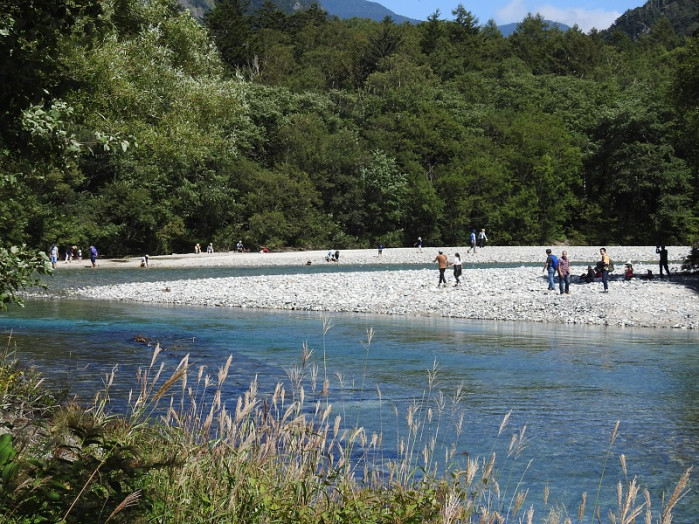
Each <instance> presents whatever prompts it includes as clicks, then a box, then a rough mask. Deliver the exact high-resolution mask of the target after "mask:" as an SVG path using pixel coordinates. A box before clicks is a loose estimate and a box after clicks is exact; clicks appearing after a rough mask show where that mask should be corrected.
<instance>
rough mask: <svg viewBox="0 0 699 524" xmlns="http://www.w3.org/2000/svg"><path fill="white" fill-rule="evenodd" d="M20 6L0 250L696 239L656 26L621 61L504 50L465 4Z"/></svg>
mask: <svg viewBox="0 0 699 524" xmlns="http://www.w3.org/2000/svg"><path fill="white" fill-rule="evenodd" d="M49 4H51V5H49ZM209 4H211V2H208V3H207V2H198V3H197V4H196V8H197V9H203V8H204V7H205V6H206V5H209ZM671 4H672V5H673V6H675V4H677V6H679V5H680V3H678V2H664V3H663V10H664V13H665V14H666V15H668V19H669V20H670V21H672V22H673V23H674V21H676V20H677V19H678V17H676V16H674V15H673V13H674V11H672V9H675V7H677V6H675V7H672V9H671ZM21 5H23V4H22V3H21V2H20V3H17V2H16V1H15V2H10V3H9V4H8V10H7V11H6V12H3V14H2V15H0V51H5V53H0V57H1V58H0V61H1V62H0V65H1V66H3V67H0V75H3V76H2V79H3V80H4V81H3V82H0V84H1V85H2V87H0V101H5V102H6V103H5V104H4V105H1V104H0V107H2V108H3V110H2V111H3V112H2V114H0V119H1V120H2V122H1V123H2V124H3V125H2V126H0V128H1V129H2V130H0V234H2V237H3V239H4V240H5V241H6V242H8V243H11V244H22V243H26V244H28V245H30V246H34V247H41V246H43V247H45V246H46V245H47V244H48V243H52V242H58V243H59V244H61V245H65V244H75V243H77V244H80V245H83V244H84V245H89V244H90V243H95V244H99V245H100V246H101V248H100V250H101V252H102V253H103V254H104V255H105V256H110V255H122V254H135V253H144V252H148V253H151V254H157V253H166V252H181V251H184V250H191V246H192V245H193V244H195V243H197V242H199V243H202V242H206V243H208V242H209V241H214V240H215V242H216V245H217V246H221V247H222V248H225V247H226V246H230V245H232V243H235V242H236V241H237V240H238V239H239V238H240V239H244V240H245V244H246V245H250V246H263V245H266V246H268V247H269V246H277V247H286V246H293V247H321V246H322V247H325V246H326V245H327V243H328V242H330V241H332V242H333V244H334V245H336V247H351V246H354V245H357V246H359V245H362V246H365V245H371V244H373V243H375V241H376V240H377V239H378V238H381V239H383V240H384V242H385V243H386V242H389V241H390V242H391V243H392V244H395V243H399V244H400V243H402V244H410V243H412V242H413V241H414V239H415V238H416V237H417V236H418V235H420V236H422V237H423V238H425V239H429V242H430V243H439V242H454V243H458V242H463V241H464V240H465V236H466V235H467V233H468V231H470V229H471V228H473V227H486V228H488V230H489V233H490V234H491V235H492V236H491V239H492V240H493V241H494V242H496V243H529V242H535V243H548V242H551V241H559V240H566V239H571V238H576V239H579V240H581V241H585V242H602V243H607V242H619V243H625V242H641V243H646V242H648V241H651V240H650V239H651V238H654V237H657V236H662V237H663V238H664V239H665V240H666V241H669V239H674V241H676V242H678V243H685V242H686V243H688V242H690V241H691V240H692V239H693V238H694V235H696V234H697V232H698V231H699V223H698V218H697V217H698V216H699V207H697V206H698V205H699V204H697V202H699V198H697V196H698V195H697V188H698V187H699V183H697V177H698V176H699V156H698V155H697V148H696V143H697V140H698V138H697V137H699V132H698V130H699V117H698V116H697V115H698V114H699V111H698V110H697V107H699V106H698V104H697V96H696V87H695V86H696V85H697V84H698V82H697V81H696V77H697V67H696V64H697V60H696V55H697V37H692V38H685V37H683V36H681V35H683V34H686V33H685V32H683V31H681V30H679V29H678V27H675V26H673V25H672V24H669V23H668V21H667V19H660V18H658V21H657V23H654V24H652V25H649V31H648V32H647V35H645V36H643V37H641V38H639V39H638V40H637V41H634V40H632V39H629V38H628V37H624V36H623V35H621V34H620V33H617V34H616V36H614V35H612V36H610V37H609V38H608V39H606V40H605V39H604V38H603V36H609V35H602V34H600V33H598V32H592V33H590V34H587V35H586V34H584V33H582V32H581V31H580V30H579V29H578V28H573V29H571V30H569V31H567V32H565V33H563V32H562V31H560V30H558V29H555V28H551V27H549V26H548V25H547V23H546V22H545V21H544V20H543V19H542V18H541V17H538V16H536V17H535V16H531V15H530V16H527V17H526V18H525V19H524V20H523V21H522V22H521V24H520V25H519V27H518V30H517V31H516V32H515V33H514V34H513V35H512V36H511V37H510V38H504V37H503V36H502V34H500V32H499V31H498V30H497V27H496V26H495V24H494V22H493V21H489V22H487V23H486V24H485V25H484V26H482V27H479V26H478V20H477V19H475V17H474V16H473V15H472V14H471V13H470V12H469V11H467V10H466V9H465V8H464V7H463V6H461V5H459V6H458V7H457V8H456V9H455V10H454V11H453V13H452V14H453V15H454V20H450V21H447V20H442V19H441V15H440V13H439V12H437V13H435V14H434V15H432V16H431V17H430V19H429V20H428V21H427V22H425V23H423V24H419V25H410V24H404V25H400V26H399V25H396V24H394V23H393V22H392V21H391V20H390V19H386V20H383V21H382V22H372V21H371V20H367V19H353V20H338V19H330V18H328V17H327V14H326V13H325V11H323V9H322V8H320V6H318V5H311V4H310V3H308V2H305V3H303V7H304V9H301V10H296V11H294V10H293V9H292V7H293V4H292V3H291V2H284V3H279V2H274V3H272V2H269V1H267V2H262V1H255V2H246V1H242V0H220V1H217V2H216V3H215V4H214V5H213V7H212V9H211V10H210V11H208V13H207V14H206V16H205V17H204V25H203V26H202V25H201V24H199V23H198V22H197V21H195V20H194V19H193V18H192V17H191V16H190V15H189V13H188V12H186V11H183V10H182V9H181V8H180V7H179V4H178V3H177V2H175V1H174V0H154V1H150V2H143V1H141V0H110V1H107V2H94V1H93V0H61V1H60V2H47V1H45V0H42V1H39V2H33V3H32V6H31V9H29V10H23V9H21ZM682 5H684V4H682ZM680 7H681V6H680ZM675 14H676V13H675ZM671 15H673V16H671ZM675 25H676V24H675ZM678 35H679V36H678ZM236 237H238V238H236ZM234 239H235V240H234ZM651 243H652V241H651Z"/></svg>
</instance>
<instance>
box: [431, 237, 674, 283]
mask: <svg viewBox="0 0 699 524" xmlns="http://www.w3.org/2000/svg"><path fill="white" fill-rule="evenodd" d="M599 253H600V260H599V261H598V262H597V263H596V264H595V267H594V268H593V267H592V266H591V265H589V266H587V271H586V272H584V273H583V274H582V275H580V276H579V281H580V282H584V283H587V284H589V283H591V282H594V281H595V280H596V279H601V282H602V286H603V289H602V292H603V293H608V292H609V275H610V273H611V272H613V271H614V264H613V262H612V261H611V259H610V258H609V254H608V253H607V249H606V248H604V247H602V248H600V250H599ZM656 253H657V254H658V255H659V256H660V260H659V269H660V276H661V277H662V276H663V270H664V271H665V274H666V275H667V276H668V277H669V276H670V269H669V267H668V252H667V250H666V249H665V246H657V248H656ZM432 262H436V263H437V267H438V269H439V281H438V283H437V287H442V286H446V285H447V281H446V276H445V274H446V271H447V269H448V268H450V267H452V268H454V280H455V281H456V283H455V284H454V286H458V285H459V284H460V282H461V275H462V274H463V262H462V260H461V255H460V254H459V253H458V252H456V253H454V260H453V262H450V261H449V257H448V256H447V255H446V254H445V253H444V252H443V251H441V250H440V251H438V254H437V256H436V257H435V258H434V260H433V261H432ZM543 271H545V272H547V273H548V291H556V277H557V278H558V291H559V292H560V294H561V295H563V294H566V295H569V294H570V283H571V280H572V278H573V277H572V273H571V261H570V259H569V258H568V253H567V251H562V252H561V255H560V256H556V255H554V254H553V251H552V250H551V249H547V250H546V261H545V262H544V267H543ZM623 276H624V280H631V279H632V278H641V279H644V280H652V279H653V272H652V271H650V270H648V271H647V273H646V274H644V275H641V276H638V275H635V274H634V270H633V265H632V263H631V261H628V262H627V263H626V264H624V274H623Z"/></svg>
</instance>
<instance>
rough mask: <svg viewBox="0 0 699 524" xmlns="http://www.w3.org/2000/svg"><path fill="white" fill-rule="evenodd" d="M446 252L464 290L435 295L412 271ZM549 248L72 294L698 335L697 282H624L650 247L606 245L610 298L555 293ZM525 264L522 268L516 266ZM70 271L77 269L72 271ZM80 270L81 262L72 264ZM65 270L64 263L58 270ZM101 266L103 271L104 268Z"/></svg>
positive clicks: (199, 263)
mask: <svg viewBox="0 0 699 524" xmlns="http://www.w3.org/2000/svg"><path fill="white" fill-rule="evenodd" d="M438 249H439V250H443V251H444V252H445V253H446V254H447V255H449V258H450V260H451V259H452V258H453V254H454V252H456V251H459V252H460V253H461V255H462V259H463V261H464V274H463V278H462V282H461V285H459V286H458V287H457V286H454V280H453V276H452V272H451V269H449V270H447V276H448V278H447V281H448V285H447V287H442V288H437V280H438V271H437V269H436V263H435V264H434V269H413V268H411V267H410V265H411V264H421V265H424V264H426V263H431V262H432V260H433V259H434V257H435V256H436V255H437V252H438ZM545 249H546V247H540V246H533V247H532V246H530V247H500V246H494V247H486V248H485V249H482V250H480V249H479V250H478V251H477V253H475V254H473V253H471V254H468V253H466V248H463V247H440V248H423V250H422V252H420V251H419V250H417V249H409V248H400V249H385V250H384V252H383V255H382V256H381V257H379V256H378V253H377V252H376V251H375V250H347V251H341V253H340V264H339V266H340V268H341V267H342V266H343V265H362V264H385V265H386V270H385V271H371V272H356V271H339V272H338V271H337V269H340V268H337V267H333V271H332V272H328V273H313V274H295V275H290V274H289V275H287V274H284V273H283V271H280V274H275V275H267V276H246V277H230V278H208V279H198V280H176V281H162V282H150V283H125V284H117V285H109V286H94V287H86V288H80V289H76V290H73V291H72V293H71V294H72V295H74V296H79V297H85V298H94V299H104V300H118V301H137V302H148V303H162V304H187V305H202V306H219V307H240V308H267V309H288V310H312V311H333V312H355V313H371V314H389V315H414V316H445V317H458V318H471V319H487V320H512V321H528V322H557V323H569V324H588V325H611V326H633V327H652V328H678V329H699V300H698V298H699V295H698V292H697V284H698V281H697V278H696V276H695V277H686V276H681V275H676V274H675V275H673V276H672V278H670V279H659V278H657V276H656V278H655V279H653V280H644V279H633V280H631V281H624V280H623V276H622V275H623V266H624V263H625V262H626V261H627V260H630V261H631V262H632V263H633V265H634V269H635V272H636V274H637V275H643V274H645V273H646V272H647V270H649V269H650V270H652V271H653V273H654V274H656V275H657V268H658V265H657V255H655V248H654V247H651V246H631V247H629V246H625V247H608V248H607V249H608V252H609V254H610V256H611V258H612V259H613V260H614V262H615V265H616V270H615V272H614V274H613V275H612V279H611V281H610V292H609V293H602V284H601V282H599V281H598V282H593V283H591V284H584V283H578V282H577V279H576V278H573V284H572V285H571V294H570V295H560V294H559V292H558V291H555V292H549V291H547V290H546V288H547V280H546V277H545V273H544V271H542V268H543V264H544V260H545V258H546V257H545ZM564 249H565V250H566V251H567V252H568V256H569V258H570V259H571V261H572V270H571V272H572V274H573V275H579V274H581V273H583V272H584V270H585V269H586V268H587V266H588V265H589V264H592V265H594V262H595V261H596V260H598V259H599V248H598V247H590V246H568V247H555V248H553V251H554V253H555V254H557V255H560V252H561V251H562V250H564ZM668 251H669V252H670V260H671V263H670V267H671V269H673V271H676V270H679V267H680V265H681V264H680V260H682V259H683V258H684V257H685V256H686V255H687V254H688V253H689V247H684V246H679V247H672V246H669V247H668ZM325 254H326V252H325V251H305V252H286V253H222V254H205V253H204V254H199V255H193V254H192V255H169V256H161V257H151V259H150V262H151V266H152V267H213V266H222V267H252V266H270V267H271V266H290V265H299V264H303V265H305V264H306V263H307V262H308V261H310V262H311V264H332V265H333V266H334V264H333V263H327V262H325V261H324V257H325ZM139 260H140V259H137V258H134V259H127V260H119V261H117V260H112V261H105V260H101V261H99V265H100V267H110V266H113V267H116V266H120V267H124V266H125V265H128V266H133V267H134V268H136V267H137V265H138V261H139ZM497 263H502V264H509V265H514V267H506V268H487V269H483V268H475V267H474V264H497ZM517 264H520V265H519V266H517ZM68 266H70V265H68ZM73 266H77V265H75V264H74V265H73ZM63 267H67V266H62V267H61V268H60V269H62V268H63ZM280 269H282V268H280ZM98 270H99V268H98V269H97V271H98ZM144 271H147V270H144Z"/></svg>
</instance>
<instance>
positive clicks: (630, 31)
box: [179, 0, 699, 40]
mask: <svg viewBox="0 0 699 524" xmlns="http://www.w3.org/2000/svg"><path fill="white" fill-rule="evenodd" d="M314 1H315V0H273V2H274V3H275V4H276V5H277V7H278V8H279V9H280V10H281V11H283V12H285V13H286V14H292V13H294V12H297V11H299V10H302V9H308V8H309V7H310V6H311V5H312V4H313V3H314ZM639 1H640V0H639ZM179 2H180V3H181V4H182V5H183V6H184V7H185V8H187V9H188V10H189V11H190V12H191V13H192V14H193V15H194V16H195V17H196V18H199V19H201V18H202V16H203V15H204V13H205V12H206V11H207V10H208V9H210V8H211V7H212V6H213V5H214V2H215V0H179ZM263 3H264V0H251V1H250V3H249V9H250V10H251V11H254V10H256V9H259V7H260V6H261V5H262V4H263ZM318 4H319V5H320V6H321V7H322V8H323V9H325V10H326V11H327V12H328V14H330V15H333V16H337V17H338V18H341V19H345V18H355V17H356V18H370V19H372V20H376V21H381V20H383V19H384V18H386V17H387V16H390V17H391V18H392V19H393V21H394V22H395V23H397V24H402V23H404V22H410V23H413V24H417V23H420V22H421V20H415V19H414V18H408V17H405V16H401V15H399V14H397V13H394V12H393V11H391V10H390V9H388V8H386V7H384V6H383V5H381V4H380V3H379V2H372V1H370V0H320V1H318ZM443 14H444V13H443ZM663 16H666V17H667V18H668V19H669V20H670V23H671V24H672V27H673V28H674V30H675V32H676V33H677V34H678V35H685V36H689V35H691V34H693V33H694V32H695V31H698V30H699V2H697V0H648V1H647V2H646V3H645V4H644V5H643V6H641V7H637V8H635V9H629V10H628V11H626V12H625V13H624V14H623V15H621V16H620V17H619V18H618V19H617V20H616V21H615V22H614V24H612V26H611V27H610V28H609V29H606V30H604V31H602V32H603V33H607V34H611V33H613V32H615V31H621V32H623V33H625V34H627V35H629V37H630V38H632V39H634V40H635V39H637V38H638V37H639V36H641V35H643V34H645V33H648V32H649V31H650V29H651V27H653V25H654V24H655V23H656V22H657V21H658V20H660V18H662V17H663ZM481 22H483V21H481ZM547 22H548V23H549V25H550V26H551V27H557V28H558V29H560V30H562V31H566V30H568V29H569V27H568V26H567V25H565V24H561V23H558V22H552V21H548V20H547ZM517 25H518V23H512V24H504V25H501V26H498V29H500V32H501V33H502V34H503V36H509V35H511V34H512V33H514V32H515V31H516V30H517Z"/></svg>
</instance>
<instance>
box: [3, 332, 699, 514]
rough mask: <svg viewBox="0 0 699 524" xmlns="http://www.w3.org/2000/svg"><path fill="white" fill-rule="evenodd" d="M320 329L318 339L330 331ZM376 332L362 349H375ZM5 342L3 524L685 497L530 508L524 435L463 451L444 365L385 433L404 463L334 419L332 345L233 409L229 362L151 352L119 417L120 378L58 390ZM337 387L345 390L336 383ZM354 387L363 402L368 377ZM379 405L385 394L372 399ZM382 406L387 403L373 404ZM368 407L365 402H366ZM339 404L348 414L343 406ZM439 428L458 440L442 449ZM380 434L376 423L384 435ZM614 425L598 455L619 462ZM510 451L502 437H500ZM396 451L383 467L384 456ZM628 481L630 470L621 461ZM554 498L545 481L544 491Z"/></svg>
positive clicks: (629, 486)
mask: <svg viewBox="0 0 699 524" xmlns="http://www.w3.org/2000/svg"><path fill="white" fill-rule="evenodd" d="M331 327H332V326H331V325H330V323H329V322H327V321H326V322H324V324H323V334H324V336H325V334H327V332H328V330H330V329H331ZM372 338H373V332H372V331H369V332H367V339H366V341H365V342H363V343H362V344H363V347H364V349H365V351H366V352H367V353H368V352H369V351H370V346H371V341H372ZM14 351H15V349H14V348H13V347H12V340H11V337H10V340H9V341H8V344H7V347H6V350H5V352H4V355H3V356H2V358H1V359H0V395H2V396H1V397H0V405H1V406H2V408H3V409H2V414H1V415H0V422H1V423H2V429H0V433H6V434H8V435H11V438H8V437H4V438H3V437H0V520H2V521H3V522H18V523H19V522H22V523H24V522H105V523H106V522H163V523H171V522H172V523H180V522H182V523H192V522H232V523H233V522H240V523H258V522H259V523H268V522H289V523H291V522H294V523H297V522H298V523H306V522H308V523H311V522H312V523H317V522H325V523H330V522H362V523H374V522H376V523H384V522H385V523H411V522H415V523H419V522H443V523H456V522H479V523H480V522H483V523H505V522H508V523H509V522H527V523H531V522H534V521H535V520H534V519H535V518H536V521H537V522H547V523H559V522H560V523H564V522H614V523H623V524H630V523H632V522H636V520H637V519H639V518H642V519H643V520H644V522H646V523H648V524H650V523H653V522H657V523H660V524H669V523H670V522H671V521H672V511H673V508H674V507H675V506H676V504H678V503H679V502H680V501H681V499H682V497H683V496H684V494H686V492H687V490H688V489H689V488H688V486H689V474H690V472H689V470H688V471H687V472H686V473H685V475H683V476H682V478H681V479H680V480H679V482H678V484H677V487H676V489H675V490H674V492H673V493H672V494H670V495H669V496H668V497H667V499H666V500H664V501H662V503H661V504H660V505H659V508H658V509H657V510H656V511H655V512H653V511H652V509H651V497H650V494H649V492H648V491H647V490H641V488H640V487H639V484H638V482H637V479H636V478H632V479H631V480H627V481H626V482H625V483H619V485H618V486H617V496H616V500H617V505H616V507H615V508H611V507H610V508H606V511H607V514H606V515H605V514H604V512H603V510H602V508H600V505H599V496H600V490H601V487H602V483H603V482H602V481H603V477H604V470H603V472H602V476H601V478H600V483H599V487H598V489H597V495H596V497H595V502H594V504H593V506H592V508H590V509H589V510H588V508H587V507H586V502H587V495H586V494H585V493H583V494H582V497H581V503H580V505H579V507H578V508H577V512H576V514H574V515H573V516H571V514H569V513H568V511H567V509H566V508H560V507H553V506H551V505H550V504H549V503H548V495H547V494H545V496H544V502H543V505H542V506H541V507H537V508H534V507H533V506H532V505H531V504H528V503H527V496H528V492H527V491H526V490H523V489H522V487H521V486H522V485H523V479H524V477H525V476H526V471H527V468H528V463H527V464H521V462H520V461H519V459H520V456H521V454H522V451H523V449H524V448H525V445H526V440H527V439H526V427H523V428H520V429H518V430H516V431H514V432H513V434H512V437H511V438H510V441H509V445H506V446H505V449H506V451H503V453H502V454H501V456H500V455H499V454H498V452H497V451H496V450H498V449H500V448H501V447H503V446H501V444H499V440H500V438H501V437H503V435H504V434H505V431H506V428H507V427H508V423H509V418H510V414H509V413H508V414H506V415H505V416H504V418H503V421H502V424H501V425H500V428H499V430H498V433H497V435H495V436H494V442H493V446H492V450H491V452H490V453H489V454H488V455H487V456H485V457H481V458H479V457H471V456H460V455H458V454H457V452H456V450H457V449H458V438H459V436H460V435H461V431H462V427H463V422H464V414H463V410H462V409H461V404H462V401H463V390H462V389H461V388H457V390H456V391H455V392H453V394H451V395H447V394H444V393H443V392H441V391H439V390H438V388H436V386H435V385H436V382H437V380H436V378H437V376H438V374H439V366H438V364H437V363H436V362H435V364H434V366H433V367H432V369H430V370H429V371H428V374H427V384H426V388H425V392H424V394H423V395H422V396H421V397H420V398H418V399H414V400H413V401H412V402H411V403H410V404H409V406H408V407H407V410H406V412H405V413H399V412H398V410H397V408H394V407H393V406H391V407H390V409H389V408H387V409H386V411H387V412H389V413H390V414H384V413H383V409H382V412H381V423H382V424H383V423H391V424H395V425H396V427H397V431H396V442H395V449H396V453H395V455H393V454H387V453H385V450H384V448H383V431H382V430H381V429H379V430H378V431H376V432H368V431H367V430H366V429H365V428H364V427H362V426H361V425H360V423H361V415H360V413H359V412H358V413H356V414H355V413H351V414H348V413H347V412H344V411H343V412H342V413H335V411H334V410H333V399H332V398H331V392H332V391H333V385H332V384H331V383H330V380H331V377H329V376H328V374H327V362H326V354H325V348H323V351H322V355H321V356H320V363H319V364H316V363H315V362H314V358H313V357H314V355H313V351H312V350H310V349H309V348H308V347H307V346H306V345H304V346H303V348H302V352H301V358H300V362H299V363H298V364H296V365H293V366H291V367H289V368H288V369H287V375H288V377H287V378H288V379H287V380H286V381H284V382H280V383H279V384H277V385H276V387H275V388H274V390H273V391H271V392H268V393H265V394H263V393H261V392H260V391H259V390H258V384H257V381H256V378H255V377H251V380H250V386H249V388H248V389H247V391H246V392H245V393H244V394H242V395H240V396H239V397H238V398H237V399H236V401H235V405H234V406H233V405H231V406H230V407H229V406H228V404H227V403H226V401H225V400H226V399H224V386H225V384H226V381H227V379H228V376H229V374H230V372H231V364H232V358H231V357H229V358H228V360H227V361H226V362H224V363H223V364H222V366H221V367H220V368H219V369H217V370H216V371H215V373H210V372H209V370H208V369H207V368H206V367H204V366H196V365H195V364H194V363H192V362H191V361H190V358H189V356H188V355H187V356H185V357H184V358H183V359H182V360H181V361H180V363H179V365H178V366H177V367H176V368H175V369H174V370H166V369H165V366H164V364H163V363H162V362H161V361H160V360H159V353H160V348H159V346H157V345H156V347H155V349H154V352H153V356H152V359H151V361H150V363H149V364H148V365H147V366H144V367H143V368H141V369H139V371H138V374H137V377H136V384H135V387H134V388H133V390H132V391H131V393H130V395H129V398H128V399H127V406H128V408H127V410H126V411H125V412H122V413H119V414H117V413H112V412H111V411H110V405H111V403H112V399H111V388H112V386H113V384H114V381H115V380H116V371H115V370H113V371H112V372H111V373H110V374H108V375H107V376H106V377H105V380H104V388H103V390H102V391H99V392H96V393H95V396H94V400H93V402H92V403H90V405H80V404H77V403H75V402H70V401H67V400H66V399H65V398H63V397H56V396H55V395H52V394H51V393H50V392H49V390H47V389H46V388H45V387H44V384H43V383H42V379H41V376H40V374H38V373H37V372H35V371H32V370H23V369H22V368H21V367H20V365H19V364H18V362H17V361H16V359H15V358H14ZM342 380H343V378H342V377H338V381H342ZM359 383H360V398H362V394H363V389H364V381H363V378H362V379H361V381H360V382H359ZM378 394H379V399H381V392H380V391H379V392H378ZM380 402H382V401H381V400H380ZM360 404H361V403H360ZM343 409H344V408H343ZM446 424H450V425H453V426H454V427H455V428H456V432H455V434H456V437H457V441H456V442H452V443H443V442H441V439H440V433H441V432H442V431H443V428H444V427H445V425H446ZM382 427H383V426H381V428H382ZM617 429H618V425H617V427H616V428H615V429H614V431H613V433H612V438H611V441H610V444H609V446H608V451H607V457H606V458H605V464H604V469H606V463H607V459H608V458H609V457H610V456H611V455H612V446H613V444H614V440H615V438H616V433H617ZM503 444H504V443H503ZM387 457H389V458H387ZM620 460H621V461H622V465H623V468H624V471H626V462H625V458H624V456H623V455H621V456H620ZM547 490H548V487H547Z"/></svg>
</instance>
